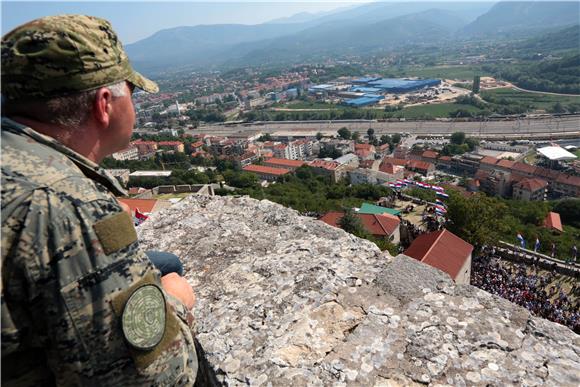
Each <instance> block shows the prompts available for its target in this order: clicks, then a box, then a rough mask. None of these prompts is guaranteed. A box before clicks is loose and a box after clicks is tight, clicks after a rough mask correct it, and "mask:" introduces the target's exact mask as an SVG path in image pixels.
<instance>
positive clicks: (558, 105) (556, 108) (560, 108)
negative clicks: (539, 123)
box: [550, 102, 566, 113]
mask: <svg viewBox="0 0 580 387" xmlns="http://www.w3.org/2000/svg"><path fill="white" fill-rule="evenodd" d="M550 112H551V113H565V112H566V109H565V108H564V105H562V103H561V102H556V103H555V104H554V105H552V108H551V109H550Z"/></svg>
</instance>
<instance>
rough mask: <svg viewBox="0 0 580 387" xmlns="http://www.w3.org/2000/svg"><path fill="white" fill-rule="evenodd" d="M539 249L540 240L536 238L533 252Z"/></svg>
mask: <svg viewBox="0 0 580 387" xmlns="http://www.w3.org/2000/svg"><path fill="white" fill-rule="evenodd" d="M539 249H540V240H539V239H538V238H536V244H535V245H534V252H537V251H538V250H539Z"/></svg>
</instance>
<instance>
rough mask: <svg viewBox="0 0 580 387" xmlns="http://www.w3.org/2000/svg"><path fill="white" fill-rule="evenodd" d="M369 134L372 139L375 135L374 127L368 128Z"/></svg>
mask: <svg viewBox="0 0 580 387" xmlns="http://www.w3.org/2000/svg"><path fill="white" fill-rule="evenodd" d="M367 135H368V136H369V139H371V140H372V139H373V138H374V137H375V130H374V129H373V128H368V130H367Z"/></svg>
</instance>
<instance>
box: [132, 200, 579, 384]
mask: <svg viewBox="0 0 580 387" xmlns="http://www.w3.org/2000/svg"><path fill="white" fill-rule="evenodd" d="M138 231H139V235H140V238H141V239H142V241H143V244H144V245H145V247H147V248H156V249H162V250H167V251H172V252H174V253H176V254H178V255H180V256H181V257H182V258H183V260H184V262H185V268H186V277H187V279H188V280H189V281H190V283H191V284H192V285H193V286H194V288H195V290H196V294H197V297H198V300H197V305H196V308H195V315H196V319H197V326H196V335H197V338H198V339H199V341H200V343H201V345H202V346H203V348H204V350H205V352H206V355H207V360H208V362H209V364H210V366H211V368H212V371H213V372H214V374H215V377H216V379H217V380H218V381H219V382H220V383H223V384H226V385H253V386H267V385H272V386H306V385H311V386H321V385H332V386H345V385H349V386H350V385H352V386H362V385H370V386H394V385H419V384H421V385H454V386H464V385H470V386H471V385H481V386H484V385H496V386H508V385H522V384H523V385H530V386H534V385H553V386H577V385H579V384H580V377H579V373H578V370H579V369H580V358H579V354H580V339H579V336H577V335H575V334H574V333H573V332H572V331H570V330H569V329H568V328H566V327H564V326H561V325H558V324H555V323H551V322H549V321H546V320H543V319H540V318H536V317H532V316H530V314H529V313H528V312H527V311H526V310H525V309H523V308H521V307H519V306H517V305H514V304H512V303H510V302H508V301H506V300H503V299H501V298H498V297H496V296H492V295H490V294H489V293H486V292H484V291H482V290H479V289H477V288H474V287H471V286H469V285H455V284H454V283H453V282H452V281H451V279H450V278H449V277H448V276H447V275H446V274H444V273H443V272H440V271H438V270H436V269H433V268H431V267H430V266H426V265H424V264H422V263H420V262H417V261H415V260H414V259H412V258H408V257H406V256H403V255H400V256H398V257H396V258H392V257H391V256H389V255H387V254H383V253H381V252H380V251H379V249H378V248H377V247H376V246H375V245H374V244H372V243H371V242H368V241H366V240H362V239H359V238H356V237H354V236H352V235H350V234H348V233H346V232H344V231H342V230H340V229H336V228H333V227H331V226H328V225H326V224H324V223H322V222H319V221H316V220H314V219H311V218H306V217H302V216H299V215H298V213H297V212H296V211H294V210H291V209H287V208H285V207H282V206H280V205H277V204H274V203H271V202H269V201H257V200H253V199H249V198H246V197H242V198H233V197H204V196H191V197H189V198H187V199H185V200H184V201H182V202H180V203H178V204H177V205H174V206H172V207H171V208H168V209H165V210H163V211H162V212H159V213H155V214H153V215H152V216H151V218H150V219H149V220H148V221H147V222H145V223H144V224H143V225H141V226H140V227H139V230H138Z"/></svg>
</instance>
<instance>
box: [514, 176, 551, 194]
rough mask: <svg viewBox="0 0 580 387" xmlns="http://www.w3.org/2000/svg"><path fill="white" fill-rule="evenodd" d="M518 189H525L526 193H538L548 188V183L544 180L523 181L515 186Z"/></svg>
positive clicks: (529, 179)
mask: <svg viewBox="0 0 580 387" xmlns="http://www.w3.org/2000/svg"><path fill="white" fill-rule="evenodd" d="M515 186H516V187H519V188H521V189H525V190H526V191H530V192H536V191H537V190H540V189H544V188H546V187H547V186H548V182H547V181H545V180H542V179H532V178H528V179H523V180H521V181H520V182H518V183H516V184H515Z"/></svg>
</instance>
